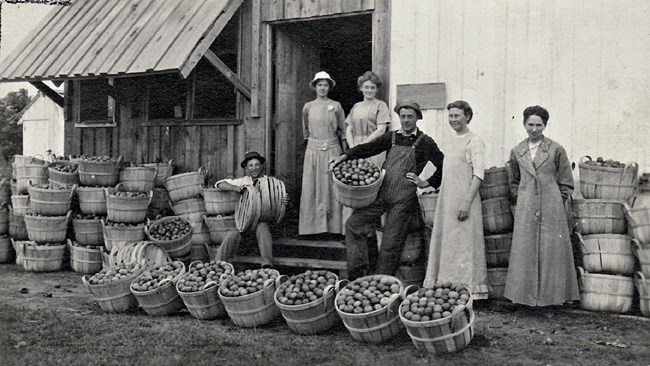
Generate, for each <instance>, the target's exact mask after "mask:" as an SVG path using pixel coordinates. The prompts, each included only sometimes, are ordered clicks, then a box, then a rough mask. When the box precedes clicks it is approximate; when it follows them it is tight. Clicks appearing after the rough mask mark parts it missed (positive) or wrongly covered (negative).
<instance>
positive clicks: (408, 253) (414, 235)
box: [400, 230, 429, 263]
mask: <svg viewBox="0 0 650 366" xmlns="http://www.w3.org/2000/svg"><path fill="white" fill-rule="evenodd" d="M428 244H429V243H424V235H423V233H422V231H421V230H417V231H411V232H409V233H408V235H406V241H405V242H404V248H402V254H401V256H400V263H413V262H415V261H417V260H418V259H420V257H421V256H422V252H423V251H424V250H423V249H424V246H425V245H428Z"/></svg>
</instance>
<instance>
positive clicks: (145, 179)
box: [120, 167, 156, 192]
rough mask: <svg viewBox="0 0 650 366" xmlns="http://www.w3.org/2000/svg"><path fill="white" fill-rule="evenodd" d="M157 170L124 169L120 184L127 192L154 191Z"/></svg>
mask: <svg viewBox="0 0 650 366" xmlns="http://www.w3.org/2000/svg"><path fill="white" fill-rule="evenodd" d="M155 179H156V168H153V167H124V168H122V169H120V183H121V184H122V188H123V189H124V190H125V191H132V192H149V191H151V190H153V189H154V187H155V186H156V185H155Z"/></svg>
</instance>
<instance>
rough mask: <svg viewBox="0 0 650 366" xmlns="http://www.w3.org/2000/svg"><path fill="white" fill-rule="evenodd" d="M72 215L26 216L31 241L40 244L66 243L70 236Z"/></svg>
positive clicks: (26, 225)
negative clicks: (69, 225) (69, 228)
mask: <svg viewBox="0 0 650 366" xmlns="http://www.w3.org/2000/svg"><path fill="white" fill-rule="evenodd" d="M70 214H71V212H70V211H68V213H67V214H66V215H65V216H33V215H25V227H26V228H27V236H28V237H29V240H32V241H35V242H36V243H39V244H41V243H42V244H45V243H60V242H63V241H65V239H66V237H67V234H68V222H69V221H70Z"/></svg>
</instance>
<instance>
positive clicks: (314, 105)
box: [298, 71, 347, 235]
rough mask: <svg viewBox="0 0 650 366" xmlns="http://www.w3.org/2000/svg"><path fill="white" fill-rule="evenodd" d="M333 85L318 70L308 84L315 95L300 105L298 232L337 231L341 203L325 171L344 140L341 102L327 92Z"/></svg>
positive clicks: (325, 74)
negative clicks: (302, 144) (301, 151)
mask: <svg viewBox="0 0 650 366" xmlns="http://www.w3.org/2000/svg"><path fill="white" fill-rule="evenodd" d="M334 85H336V83H335V82H334V80H332V78H331V77H330V76H329V74H328V73H326V72H324V71H321V72H319V73H317V74H316V75H315V76H314V79H313V80H312V81H311V82H310V83H309V86H310V87H311V88H312V89H314V90H315V91H316V99H315V100H312V101H311V102H308V103H307V104H305V106H304V107H303V109H302V126H303V137H304V138H305V140H306V143H307V150H306V151H305V161H304V165H303V173H302V174H303V175H302V194H301V197H300V219H299V222H298V232H299V234H300V235H311V234H320V233H333V234H341V232H342V221H341V213H342V206H341V204H340V203H339V202H338V200H337V199H336V191H334V187H333V186H332V179H331V178H330V175H329V163H328V160H329V158H331V157H338V156H339V155H341V153H342V146H343V148H345V149H347V145H346V142H345V136H344V131H345V112H343V108H342V107H341V104H340V103H339V102H337V101H334V100H332V99H330V98H329V97H328V96H327V95H328V93H329V91H330V89H332V88H333V87H334Z"/></svg>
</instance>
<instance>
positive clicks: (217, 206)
mask: <svg viewBox="0 0 650 366" xmlns="http://www.w3.org/2000/svg"><path fill="white" fill-rule="evenodd" d="M203 200H204V202H205V212H206V213H207V214H208V215H215V216H216V215H232V214H234V213H235V210H237V203H238V202H239V192H235V191H222V190H220V189H218V188H203Z"/></svg>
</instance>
